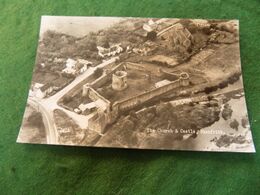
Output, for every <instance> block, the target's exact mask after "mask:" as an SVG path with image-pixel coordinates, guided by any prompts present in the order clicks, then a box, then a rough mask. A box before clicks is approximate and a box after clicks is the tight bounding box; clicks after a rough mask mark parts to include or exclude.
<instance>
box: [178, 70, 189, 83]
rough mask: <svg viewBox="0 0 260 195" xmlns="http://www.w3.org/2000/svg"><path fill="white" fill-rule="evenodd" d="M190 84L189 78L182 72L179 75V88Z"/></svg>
mask: <svg viewBox="0 0 260 195" xmlns="http://www.w3.org/2000/svg"><path fill="white" fill-rule="evenodd" d="M189 83H190V76H189V74H188V73H186V72H182V73H181V74H180V85H181V86H188V85H189Z"/></svg>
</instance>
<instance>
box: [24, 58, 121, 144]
mask: <svg viewBox="0 0 260 195" xmlns="http://www.w3.org/2000/svg"><path fill="white" fill-rule="evenodd" d="M117 59H118V57H113V58H111V59H109V60H107V61H105V62H103V63H101V64H99V65H97V66H96V67H94V68H92V67H91V68H89V69H88V70H87V71H85V72H84V73H83V74H81V75H79V76H78V77H76V78H75V79H74V80H73V81H72V82H71V83H70V84H69V85H67V86H66V87H64V88H63V89H62V90H60V91H58V92H57V93H56V94H54V95H53V96H50V97H48V98H44V99H38V98H33V97H29V98H28V103H29V104H30V105H32V106H36V108H37V110H38V111H39V112H41V113H42V116H43V122H44V125H45V129H46V135H47V143H48V144H58V132H57V128H56V125H55V122H54V116H53V111H54V110H55V109H60V110H62V111H64V112H65V113H66V114H67V115H68V116H69V117H71V118H72V119H73V120H74V121H75V122H76V123H77V125H79V127H80V128H82V129H86V128H87V127H88V119H89V117H90V116H85V115H80V114H77V113H75V112H72V111H69V110H66V109H64V108H62V107H61V106H59V105H58V104H57V102H58V101H59V100H60V98H62V97H63V96H64V95H65V94H67V93H69V92H70V91H71V90H73V89H74V88H75V87H81V86H82V85H83V84H85V80H86V79H87V78H88V77H89V76H91V75H92V74H93V73H94V71H95V70H96V69H97V68H104V67H105V66H107V65H109V64H111V63H114V62H115V61H116V60H117Z"/></svg>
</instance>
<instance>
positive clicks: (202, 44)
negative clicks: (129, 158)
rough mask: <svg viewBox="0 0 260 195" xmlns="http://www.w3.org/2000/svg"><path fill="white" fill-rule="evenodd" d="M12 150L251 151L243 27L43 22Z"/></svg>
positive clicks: (226, 23) (198, 22) (108, 20)
mask: <svg viewBox="0 0 260 195" xmlns="http://www.w3.org/2000/svg"><path fill="white" fill-rule="evenodd" d="M17 142H19V143H35V144H52V145H71V146H89V147H111V148H134V149H159V150H193V151H216V152H245V153H254V152H255V147H254V144H253V140H252V134H251V130H250V121H249V120H248V113H247V107H246V101H245V93H244V87H243V77H242V70H241V62H240V49H239V21H238V20H218V19H215V20H214V19H210V20H207V19H177V18H134V17H128V18H124V17H70V16H42V18H41V26H40V32H39V42H38V49H37V56H36V62H35V67H34V70H33V75H32V81H31V86H30V87H29V93H28V100H27V104H26V108H25V112H24V116H23V121H22V125H21V128H20V132H19V135H18V138H17Z"/></svg>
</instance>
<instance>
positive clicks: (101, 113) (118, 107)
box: [82, 62, 189, 133]
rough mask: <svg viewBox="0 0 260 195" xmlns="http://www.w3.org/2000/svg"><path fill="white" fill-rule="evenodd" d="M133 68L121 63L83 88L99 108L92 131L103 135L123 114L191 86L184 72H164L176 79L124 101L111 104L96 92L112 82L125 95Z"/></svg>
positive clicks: (116, 89)
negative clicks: (173, 91) (129, 73)
mask: <svg viewBox="0 0 260 195" xmlns="http://www.w3.org/2000/svg"><path fill="white" fill-rule="evenodd" d="M131 68H135V67H134V66H133V65H132V64H131V63H128V62H123V63H120V64H119V65H117V66H116V67H115V68H113V69H111V70H110V71H105V72H104V73H103V75H102V76H101V77H99V78H98V79H97V80H95V81H94V82H92V83H88V84H85V85H84V86H83V94H82V95H83V96H84V97H88V98H90V99H91V100H92V101H93V102H95V103H96V107H97V111H96V112H95V113H94V114H93V116H92V117H91V118H90V119H89V121H88V127H89V128H90V129H92V130H95V131H98V132H100V133H103V132H104V130H105V127H106V126H107V125H108V124H111V123H113V122H115V120H116V119H117V117H118V116H119V115H120V114H121V113H124V112H127V111H130V110H132V109H134V108H136V107H140V106H142V105H144V104H145V103H147V102H149V101H151V100H152V99H154V98H159V97H161V96H163V95H165V94H166V93H168V92H170V91H172V90H174V89H176V91H178V90H177V89H178V88H180V87H187V86H188V85H189V75H188V73H185V72H182V73H181V74H178V75H176V74H171V73H165V72H164V74H168V76H170V77H172V78H173V77H174V79H173V80H171V81H168V82H165V83H164V84H163V85H159V86H157V87H155V88H153V89H151V90H147V91H144V92H142V93H140V94H137V95H134V96H130V97H128V98H126V99H123V100H119V101H115V102H111V101H109V100H108V99H106V98H105V97H103V96H102V95H101V94H99V93H98V92H97V91H96V90H95V89H97V88H100V87H101V86H102V85H104V84H106V83H107V82H111V85H112V90H115V91H120V92H121V93H124V90H127V87H128V83H127V70H128V69H131Z"/></svg>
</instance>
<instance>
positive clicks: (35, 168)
mask: <svg viewBox="0 0 260 195" xmlns="http://www.w3.org/2000/svg"><path fill="white" fill-rule="evenodd" d="M0 13H1V14H0V190H1V191H0V194H7V195H9V194H11V195H12V194H14V195H16V194H26V195H27V194H33V195H34V194H62V195H64V194H221V195H223V194H246V195H251V194H253V195H254V194H255V195H256V194H260V166H259V164H260V154H259V150H260V109H259V108H260V80H259V73H260V69H259V66H260V64H259V62H260V55H259V45H260V39H259V35H260V1H259V0H248V1H243V0H227V1H224V0H223V1H222V0H212V1H209V0H186V1H181V0H163V1H156V0H106V1H98V0H89V1H86V0H62V1H61V0H60V1H50V0H41V1H40V0H23V1H19V0H0ZM41 15H69V16H70V15H76V16H77V15H78V16H138V17H178V18H218V19H224V18H225V19H227V18H228V19H239V20H240V49H241V61H242V66H243V67H242V69H243V80H244V85H245V92H246V98H247V103H248V111H249V118H250V123H251V126H252V133H253V137H254V142H255V145H256V151H257V153H256V154H237V153H208V152H205V153H203V152H178V151H149V150H145V151H144V150H133V149H132V150H130V149H103V148H86V147H65V146H47V145H32V144H17V143H16V137H17V135H18V132H19V128H20V125H21V122H22V118H23V112H24V109H25V106H26V99H27V95H28V90H29V85H30V81H31V78H32V71H33V67H34V61H35V55H36V48H37V42H38V33H39V25H40V16H41Z"/></svg>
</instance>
